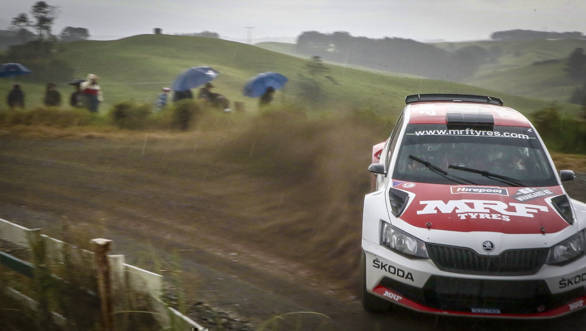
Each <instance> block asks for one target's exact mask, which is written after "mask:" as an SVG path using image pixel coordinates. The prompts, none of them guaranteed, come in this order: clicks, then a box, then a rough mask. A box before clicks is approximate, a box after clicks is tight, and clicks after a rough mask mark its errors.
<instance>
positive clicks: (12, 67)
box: [0, 63, 31, 77]
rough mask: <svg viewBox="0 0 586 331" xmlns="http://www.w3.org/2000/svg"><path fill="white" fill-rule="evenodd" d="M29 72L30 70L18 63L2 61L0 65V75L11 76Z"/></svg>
mask: <svg viewBox="0 0 586 331" xmlns="http://www.w3.org/2000/svg"><path fill="white" fill-rule="evenodd" d="M30 73H31V71H30V70H29V69H28V68H27V67H25V66H23V65H22V64H20V63H3V64H1V65H0V77H12V76H18V75H26V74H30Z"/></svg>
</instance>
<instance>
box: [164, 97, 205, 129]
mask: <svg viewBox="0 0 586 331" xmlns="http://www.w3.org/2000/svg"><path fill="white" fill-rule="evenodd" d="M171 111H172V115H171V117H172V119H171V126H172V127H173V128H175V129H179V130H182V131H185V130H187V129H189V128H190V127H192V126H194V125H195V124H196V123H197V121H198V120H199V119H200V118H201V115H202V113H203V111H202V107H201V106H200V105H198V104H197V103H196V102H195V101H193V100H189V99H187V100H180V101H178V102H177V103H175V104H174V105H173V107H172V108H171Z"/></svg>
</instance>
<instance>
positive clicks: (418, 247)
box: [380, 221, 429, 259]
mask: <svg viewBox="0 0 586 331" xmlns="http://www.w3.org/2000/svg"><path fill="white" fill-rule="evenodd" d="M380 236H381V238H380V243H381V245H383V246H385V247H387V248H390V249H392V250H393V251H395V252H397V253H400V254H403V255H407V256H409V257H416V258H423V259H427V258H429V256H428V255H427V249H426V248H425V242H423V241H422V240H419V239H417V238H415V237H413V236H411V235H410V234H408V233H406V232H404V231H401V230H399V229H397V228H395V227H394V226H392V225H391V224H390V223H387V222H384V221H381V230H380Z"/></svg>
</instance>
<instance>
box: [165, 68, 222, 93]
mask: <svg viewBox="0 0 586 331" xmlns="http://www.w3.org/2000/svg"><path fill="white" fill-rule="evenodd" d="M218 74H220V73H219V72H217V71H216V70H214V69H213V68H211V67H193V68H189V69H187V70H185V71H184V72H182V73H181V74H180V75H179V76H177V78H175V81H174V82H173V86H172V88H173V90H174V91H186V90H189V89H192V88H194V87H198V86H200V85H203V84H205V83H207V82H210V81H212V80H213V79H214V78H216V77H217V76H218Z"/></svg>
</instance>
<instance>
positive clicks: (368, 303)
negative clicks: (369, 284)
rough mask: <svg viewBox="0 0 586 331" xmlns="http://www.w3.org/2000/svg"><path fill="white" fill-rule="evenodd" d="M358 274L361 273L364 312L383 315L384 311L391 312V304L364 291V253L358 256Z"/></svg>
mask: <svg viewBox="0 0 586 331" xmlns="http://www.w3.org/2000/svg"><path fill="white" fill-rule="evenodd" d="M360 273H361V276H360V278H361V281H360V287H361V293H362V307H364V310H366V311H368V312H371V313H384V312H386V311H389V310H391V303H390V302H388V301H386V300H383V299H381V298H379V297H377V296H376V295H374V294H370V293H369V292H368V291H367V290H366V254H364V251H363V252H362V255H361V256H360Z"/></svg>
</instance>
